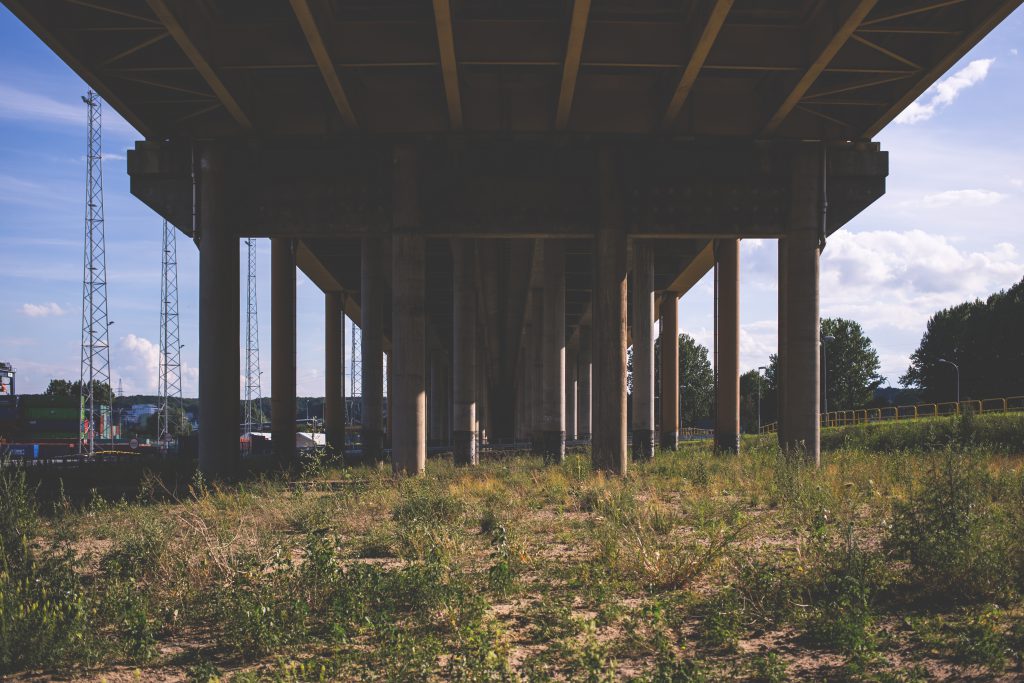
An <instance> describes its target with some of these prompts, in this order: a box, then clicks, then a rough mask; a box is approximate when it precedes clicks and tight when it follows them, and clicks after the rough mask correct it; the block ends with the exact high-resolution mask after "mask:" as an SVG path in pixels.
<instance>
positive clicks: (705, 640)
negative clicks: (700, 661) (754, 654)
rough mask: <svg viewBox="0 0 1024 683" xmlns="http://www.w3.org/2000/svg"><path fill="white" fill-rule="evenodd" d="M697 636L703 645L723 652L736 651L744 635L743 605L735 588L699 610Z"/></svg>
mask: <svg viewBox="0 0 1024 683" xmlns="http://www.w3.org/2000/svg"><path fill="white" fill-rule="evenodd" d="M698 616H699V617H700V623H699V625H698V627H697V629H698V630H697V635H698V638H699V639H700V641H701V643H702V644H704V645H706V646H709V647H712V648H717V649H721V650H726V651H730V652H731V651H735V650H736V646H737V645H738V644H739V641H740V638H741V637H742V635H743V631H744V627H743V616H744V615H743V603H742V600H741V598H740V595H739V593H738V592H737V591H736V590H735V589H733V588H725V589H723V590H721V591H719V592H718V593H716V594H715V595H713V596H712V597H711V598H710V599H709V600H707V601H706V602H705V603H704V604H703V605H701V606H700V607H699V609H698Z"/></svg>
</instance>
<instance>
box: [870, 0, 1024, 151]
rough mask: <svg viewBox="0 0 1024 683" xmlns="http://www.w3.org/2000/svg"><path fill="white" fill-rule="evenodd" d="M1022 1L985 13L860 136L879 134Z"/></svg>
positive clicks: (997, 7) (1011, 1)
mask: <svg viewBox="0 0 1024 683" xmlns="http://www.w3.org/2000/svg"><path fill="white" fill-rule="evenodd" d="M1020 4H1021V0H1006V1H1005V2H1001V3H999V5H997V6H996V7H994V8H993V9H992V11H990V12H988V13H987V15H986V16H985V20H984V21H983V22H981V23H980V24H978V25H977V26H976V27H975V28H974V30H972V31H971V32H969V33H967V34H965V35H964V38H963V40H961V41H960V42H959V43H957V46H956V48H954V49H952V50H949V51H947V52H946V53H945V56H944V57H943V58H942V59H941V60H940V61H939V62H938V63H937V64H936V65H935V66H933V67H932V68H931V69H929V70H928V71H926V72H924V73H923V74H922V76H921V78H920V79H919V80H918V81H917V82H916V83H915V84H914V87H913V88H911V89H910V90H908V91H907V92H906V93H905V94H904V95H903V97H901V98H900V99H899V100H897V101H896V102H895V103H894V104H893V105H892V106H891V107H889V109H888V110H886V112H885V113H884V114H883V115H882V116H881V117H880V118H879V119H878V120H877V121H875V122H874V123H872V124H871V125H870V126H869V127H868V129H867V130H866V131H864V133H863V137H866V138H872V137H874V136H875V135H878V132H879V131H880V130H882V129H883V128H885V127H886V126H887V125H888V124H889V122H890V121H892V120H893V119H894V118H896V116H897V115H899V113H900V112H901V111H903V110H904V109H906V108H907V107H909V106H910V104H911V103H912V102H913V101H914V100H916V99H917V98H918V97H920V96H921V94H922V93H923V92H924V91H925V90H927V89H928V88H929V87H930V86H931V85H932V83H934V82H935V81H937V80H938V79H939V78H940V77H941V76H942V74H944V73H946V71H948V70H949V69H950V68H951V67H952V66H953V65H954V64H956V63H957V62H958V61H959V60H960V58H961V57H963V56H964V55H965V54H967V52H968V51H969V50H970V49H971V48H972V47H974V46H975V45H976V44H977V43H978V41H979V40H981V39H982V38H983V37H985V35H986V34H988V33H989V31H991V30H992V29H994V28H995V27H996V26H997V25H998V24H999V23H1000V22H1001V21H1002V20H1003V19H1005V18H1006V17H1007V16H1009V14H1010V12H1012V11H1013V10H1015V9H1017V7H1018V6H1020Z"/></svg>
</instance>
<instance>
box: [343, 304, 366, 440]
mask: <svg viewBox="0 0 1024 683" xmlns="http://www.w3.org/2000/svg"><path fill="white" fill-rule="evenodd" d="M351 339H352V355H351V357H350V361H349V362H350V365H349V368H350V370H349V372H350V374H349V378H348V383H349V390H348V393H346V394H345V395H346V396H348V397H349V401H348V404H349V410H348V416H347V417H348V423H349V424H350V425H352V424H362V422H363V419H362V418H363V415H362V413H363V407H362V406H363V404H362V402H361V401H357V400H355V399H356V397H359V398H362V396H363V330H362V329H361V328H360V327H359V326H357V325H356V323H355V321H352V337H351Z"/></svg>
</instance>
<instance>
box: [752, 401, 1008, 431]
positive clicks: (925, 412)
mask: <svg viewBox="0 0 1024 683" xmlns="http://www.w3.org/2000/svg"><path fill="white" fill-rule="evenodd" d="M965 412H973V413H976V414H979V415H980V414H987V413H1015V412H1024V396H1011V397H1010V398H986V399H982V400H980V401H979V400H970V401H960V402H959V403H958V402H956V401H950V402H948V403H919V404H917V405H912V406H886V407H884V408H861V409H860V410H837V411H834V412H831V413H823V414H822V415H821V426H822V427H823V428H828V427H848V426H850V425H858V424H866V423H870V422H888V421H897V420H919V419H922V418H928V417H952V416H955V415H961V414H963V413H965ZM778 429H779V423H778V422H772V423H770V424H766V425H762V426H761V430H760V433H761V434H774V433H775V432H777V431H778Z"/></svg>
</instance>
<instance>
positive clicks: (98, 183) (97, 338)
mask: <svg viewBox="0 0 1024 683" xmlns="http://www.w3.org/2000/svg"><path fill="white" fill-rule="evenodd" d="M82 101H83V102H85V104H86V106H87V107H88V112H89V133H88V143H87V149H86V172H85V254H84V258H83V265H82V364H81V373H80V375H79V379H80V382H81V390H80V391H81V401H82V410H83V417H84V419H85V420H86V421H87V424H88V429H85V425H82V427H83V432H84V436H85V437H86V442H85V443H84V444H83V440H82V439H79V441H78V454H79V455H90V456H91V455H95V453H96V438H97V437H100V436H102V430H103V428H109V425H106V424H102V422H103V420H102V419H97V418H100V416H101V413H102V406H103V405H104V404H106V406H107V410H109V411H111V413H112V412H113V410H112V409H113V402H112V400H111V396H110V393H112V392H110V390H109V389H110V329H109V327H110V325H111V321H110V320H109V319H108V318H107V249H106V239H105V237H104V230H103V112H102V108H101V104H100V98H99V96H98V95H97V94H96V93H95V92H93V91H92V90H90V91H89V92H88V93H87V94H86V95H85V96H84V97H82ZM101 384H106V385H107V387H108V393H107V396H106V400H105V401H104V398H103V397H102V396H101V395H98V391H97V390H98V389H99V385H101ZM109 417H110V413H108V415H107V419H109ZM112 434H113V432H111V435H112Z"/></svg>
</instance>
